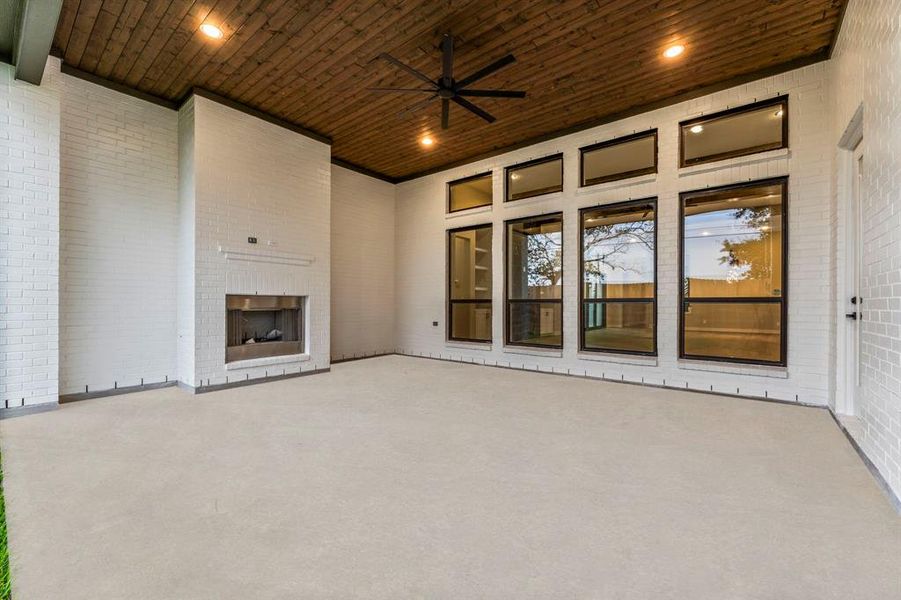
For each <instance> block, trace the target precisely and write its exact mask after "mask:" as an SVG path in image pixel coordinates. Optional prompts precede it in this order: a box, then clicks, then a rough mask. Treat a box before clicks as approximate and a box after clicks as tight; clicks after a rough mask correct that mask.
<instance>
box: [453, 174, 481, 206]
mask: <svg viewBox="0 0 901 600" xmlns="http://www.w3.org/2000/svg"><path fill="white" fill-rule="evenodd" d="M491 185H492V183H491V173H482V174H481V175H473V176H472V177H467V178H465V179H458V180H457V181H451V182H450V183H448V184H447V212H457V211H460V210H466V209H469V208H478V207H480V206H490V205H491V199H492V189H491Z"/></svg>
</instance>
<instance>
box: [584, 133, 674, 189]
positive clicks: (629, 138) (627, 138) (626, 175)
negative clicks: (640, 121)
mask: <svg viewBox="0 0 901 600" xmlns="http://www.w3.org/2000/svg"><path fill="white" fill-rule="evenodd" d="M651 136H653V137H654V166H652V167H645V168H643V169H633V170H631V171H623V172H621V173H614V174H612V175H606V176H604V177H595V178H594V179H592V180H591V183H587V182H586V181H585V155H586V154H590V153H591V152H593V151H595V150H602V149H605V148H610V147H612V146H618V145H620V144H626V143H629V142H634V141H635V140H640V139H642V138H646V137H651ZM658 160H659V147H658V135H657V128H656V127H655V128H654V129H648V130H645V131H639V132H638V133H632V134H630V135H624V136H621V137H618V138H613V139H612V140H607V141H605V142H598V143H597V144H591V145H590V146H584V147H582V148H579V187H580V188H586V187H591V186H593V185H600V184H602V183H609V182H611V181H619V180H621V179H631V178H632V177H639V176H641V175H648V174H651V173H655V174H656V173H657V165H658Z"/></svg>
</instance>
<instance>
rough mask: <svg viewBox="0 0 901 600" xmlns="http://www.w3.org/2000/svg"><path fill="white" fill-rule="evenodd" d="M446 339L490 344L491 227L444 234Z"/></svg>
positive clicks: (471, 228)
mask: <svg viewBox="0 0 901 600" xmlns="http://www.w3.org/2000/svg"><path fill="white" fill-rule="evenodd" d="M447 255H448V270H447V277H448V282H447V296H448V307H447V310H448V314H447V338H448V339H449V340H456V341H464V342H490V341H491V224H490V223H489V224H486V225H478V226H476V227H468V228H462V229H453V230H451V231H448V232H447Z"/></svg>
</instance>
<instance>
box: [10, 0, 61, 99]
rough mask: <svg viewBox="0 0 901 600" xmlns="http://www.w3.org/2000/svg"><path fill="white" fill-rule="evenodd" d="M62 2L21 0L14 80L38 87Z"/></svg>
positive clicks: (13, 55) (13, 53)
mask: <svg viewBox="0 0 901 600" xmlns="http://www.w3.org/2000/svg"><path fill="white" fill-rule="evenodd" d="M62 7H63V0H21V2H19V14H18V20H17V21H16V31H15V41H14V43H13V49H12V63H13V65H14V66H15V68H16V79H19V80H21V81H27V82H28V83H33V84H34V85H41V80H42V79H43V78H44V66H45V65H46V64H47V57H48V56H50V45H51V44H52V43H53V35H54V33H55V32H56V25H57V22H58V21H59V13H60V10H61V9H62Z"/></svg>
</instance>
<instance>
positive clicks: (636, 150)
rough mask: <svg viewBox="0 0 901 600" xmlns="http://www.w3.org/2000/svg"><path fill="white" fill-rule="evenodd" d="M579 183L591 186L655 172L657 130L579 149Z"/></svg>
mask: <svg viewBox="0 0 901 600" xmlns="http://www.w3.org/2000/svg"><path fill="white" fill-rule="evenodd" d="M579 157H580V161H581V163H580V165H579V167H580V169H579V172H580V174H581V182H580V183H579V185H581V186H583V187H584V186H587V185H595V184H598V183H605V182H607V181H616V180H618V179H628V178H629V177H637V176H639V175H646V174H648V173H656V172H657V130H656V129H653V130H651V131H642V132H641V133H636V134H635V135H629V136H625V137H621V138H617V139H614V140H609V141H606V142H601V143H600V144H594V145H592V146H587V147H585V148H580V149H579Z"/></svg>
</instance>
